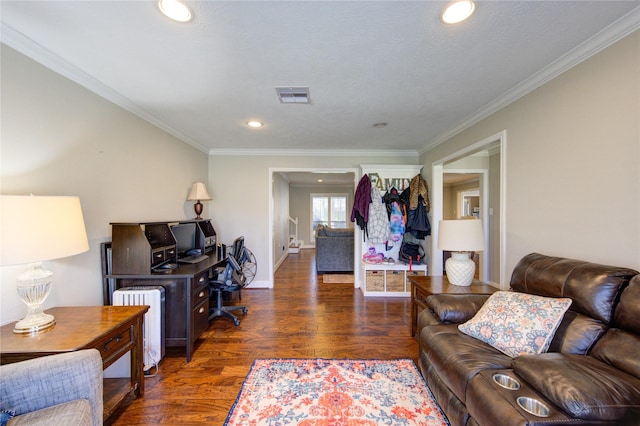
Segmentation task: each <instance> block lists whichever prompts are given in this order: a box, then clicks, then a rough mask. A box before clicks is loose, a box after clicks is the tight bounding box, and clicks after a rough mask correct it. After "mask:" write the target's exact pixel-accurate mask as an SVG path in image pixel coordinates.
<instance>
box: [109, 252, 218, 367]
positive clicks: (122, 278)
mask: <svg viewBox="0 0 640 426" xmlns="http://www.w3.org/2000/svg"><path fill="white" fill-rule="evenodd" d="M225 264H226V260H218V259H217V255H216V254H215V253H214V254H212V255H209V258H208V259H206V260H203V261H202V262H199V263H195V264H180V265H179V266H178V267H177V268H176V269H173V270H169V271H167V272H165V273H150V274H110V275H106V276H105V278H106V279H107V280H109V282H110V288H108V289H106V290H105V303H108V304H110V303H112V301H111V293H112V292H113V291H115V290H117V289H119V288H123V287H136V286H158V285H159V286H162V287H164V290H165V339H164V342H165V346H167V347H171V346H172V347H182V346H184V347H185V351H186V358H187V362H189V361H191V355H192V353H193V344H194V342H195V341H196V340H197V339H198V338H199V337H200V335H201V334H202V333H203V332H204V331H205V330H206V329H207V328H208V327H209V279H210V277H212V276H213V273H214V272H213V271H214V270H216V269H217V268H219V267H223V266H224V265H225Z"/></svg>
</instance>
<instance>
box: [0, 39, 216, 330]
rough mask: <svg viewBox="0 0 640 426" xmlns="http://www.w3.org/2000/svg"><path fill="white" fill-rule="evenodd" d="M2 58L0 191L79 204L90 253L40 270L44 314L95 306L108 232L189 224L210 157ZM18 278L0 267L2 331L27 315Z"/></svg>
mask: <svg viewBox="0 0 640 426" xmlns="http://www.w3.org/2000/svg"><path fill="white" fill-rule="evenodd" d="M1 49H2V50H1V52H0V54H1V56H2V68H1V82H0V84H1V89H2V93H1V97H2V115H1V120H2V134H1V140H0V149H1V158H0V166H1V192H2V194H30V193H33V194H35V195H76V196H79V197H80V202H81V204H82V209H83V213H84V219H85V225H86V228H87V234H88V237H89V244H90V251H89V252H87V253H84V254H80V255H78V256H74V257H70V258H67V259H62V260H57V261H51V262H45V265H44V266H45V268H47V269H49V270H51V271H53V272H54V274H55V275H54V282H53V289H52V292H51V294H50V296H49V298H48V299H47V301H46V302H45V308H48V307H52V306H74V305H75V306H81V305H102V303H103V302H102V281H101V270H100V243H101V242H104V241H108V240H110V235H111V227H110V226H109V223H110V222H137V221H153V220H177V219H185V218H189V217H194V212H193V203H192V202H190V201H186V200H185V199H186V197H187V193H188V190H189V188H190V186H191V183H192V182H193V181H196V180H201V181H207V176H208V159H207V155H206V154H204V153H202V152H200V151H198V150H196V149H194V148H192V147H191V146H189V145H187V144H185V143H184V142H181V141H180V140H178V139H176V138H175V137H173V136H171V135H169V134H167V133H165V132H163V131H161V130H159V129H158V128H156V127H154V126H152V125H150V124H149V123H147V122H145V121H143V120H141V119H139V118H137V117H136V116H134V115H132V114H130V113H128V112H126V111H125V110H123V109H121V108H119V107H117V106H115V105H114V104H112V103H110V102H108V101H106V100H104V99H103V98H101V97H99V96H97V95H95V94H93V93H92V92H90V91H88V90H86V89H84V88H82V87H80V86H79V85H77V84H75V83H73V82H71V81H69V80H67V79H66V78H64V77H62V76H60V75H58V74H56V73H54V72H52V71H50V70H48V69H46V68H44V67H42V66H40V65H39V64H37V63H35V62H33V61H32V60H30V59H28V58H26V57H25V56H23V55H22V54H20V53H17V52H16V51H14V50H13V49H11V48H9V47H7V46H5V45H2V46H1ZM42 214H46V212H42ZM207 214H208V203H205V210H204V215H205V217H206V216H207ZM2 249H4V250H7V249H9V248H7V247H3V248H2ZM23 270H24V267H19V266H12V267H2V268H0V272H1V279H2V285H1V286H0V295H1V301H0V322H1V323H2V324H5V323H8V322H11V321H15V320H18V319H20V318H22V317H23V316H24V314H25V313H26V307H25V305H24V304H23V303H22V302H21V301H20V299H19V297H18V295H17V294H16V287H15V278H16V276H17V275H18V274H19V273H20V272H22V271H23Z"/></svg>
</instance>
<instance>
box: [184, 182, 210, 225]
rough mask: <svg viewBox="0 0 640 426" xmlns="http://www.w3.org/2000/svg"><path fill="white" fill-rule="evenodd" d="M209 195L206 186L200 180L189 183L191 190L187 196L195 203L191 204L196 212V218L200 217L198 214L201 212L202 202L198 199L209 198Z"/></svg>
mask: <svg viewBox="0 0 640 426" xmlns="http://www.w3.org/2000/svg"><path fill="white" fill-rule="evenodd" d="M210 199H211V195H209V192H207V187H206V186H204V183H202V182H193V184H192V185H191V192H190V193H189V196H188V197H187V200H188V201H195V202H196V203H195V204H194V205H193V209H194V210H195V212H196V219H202V218H201V217H200V215H201V214H202V203H201V202H200V200H210Z"/></svg>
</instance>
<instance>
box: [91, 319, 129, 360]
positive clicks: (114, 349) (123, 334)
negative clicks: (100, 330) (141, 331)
mask: <svg viewBox="0 0 640 426" xmlns="http://www.w3.org/2000/svg"><path fill="white" fill-rule="evenodd" d="M133 339H134V330H133V325H131V326H129V327H127V328H124V329H120V330H116V332H115V333H111V334H109V335H107V336H105V337H104V338H103V339H101V340H99V341H98V342H97V343H96V344H95V346H94V347H95V348H96V349H97V350H99V351H100V356H102V361H103V364H104V365H105V367H106V366H108V365H110V364H111V362H113V361H115V360H116V359H118V358H120V357H121V356H122V355H123V354H124V353H125V352H128V351H129V350H130V349H131V347H132V346H133V345H134V344H135V342H134V340H133Z"/></svg>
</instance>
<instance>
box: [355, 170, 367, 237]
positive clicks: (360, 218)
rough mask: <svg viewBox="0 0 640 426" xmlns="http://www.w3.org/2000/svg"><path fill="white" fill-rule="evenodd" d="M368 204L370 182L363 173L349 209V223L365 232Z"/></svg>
mask: <svg viewBox="0 0 640 426" xmlns="http://www.w3.org/2000/svg"><path fill="white" fill-rule="evenodd" d="M369 204H371V180H370V179H369V175H367V174H366V173H365V174H364V176H362V177H361V178H360V181H359V182H358V186H357V188H356V193H355V195H354V196H353V207H352V208H351V222H356V224H357V225H358V226H359V227H360V229H362V230H363V231H365V232H366V229H367V222H368V221H369Z"/></svg>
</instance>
